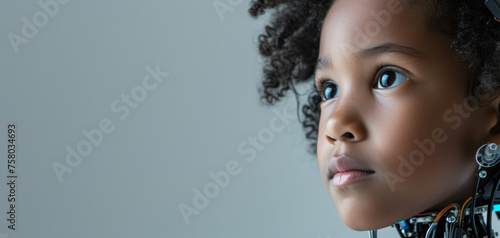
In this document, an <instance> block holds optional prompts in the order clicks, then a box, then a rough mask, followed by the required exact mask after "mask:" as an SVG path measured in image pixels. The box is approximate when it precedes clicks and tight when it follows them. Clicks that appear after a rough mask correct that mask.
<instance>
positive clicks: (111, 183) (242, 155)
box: [0, 0, 397, 238]
mask: <svg viewBox="0 0 500 238" xmlns="http://www.w3.org/2000/svg"><path fill="white" fill-rule="evenodd" d="M66 2H67V3H66ZM214 4H216V5H217V6H218V7H219V8H221V9H223V10H224V12H218V11H217V10H216V8H215V7H214ZM248 7H249V1H248V0H242V1H236V0H232V1H229V0H220V1H212V0H205V1H200V0H197V1H182V0H168V1H167V0H144V1H132V0H106V1H98V0H89V1H76V0H72V1H67V0H66V1H62V0H61V1H60V2H57V1H55V0H38V1H27V0H23V1H20V0H16V1H14V0H4V1H1V2H0V25H1V27H0V52H1V56H0V77H1V80H0V102H1V103H0V112H1V113H0V138H4V139H3V140H0V141H3V142H0V158H3V159H1V160H0V184H1V185H0V237H9V238H11V237H12V238H14V237H15V238H17V237H37V238H45V237H46V238H49V237H50V238H53V237H73V238H84V237H103V238H104V237H180V238H185V237H217V238H225V237H227V238H234V237H242V238H250V237H258V238H281V237H288V238H334V237H368V234H367V233H366V232H356V231H352V230H350V229H348V228H347V227H345V226H344V225H343V223H342V222H341V220H340V218H339V217H338V214H337V211H336V209H335V206H334V204H333V202H332V201H331V199H330V197H329V196H328V194H327V192H326V190H325V188H324V187H323V183H322V181H321V178H320V175H319V172H318V168H317V164H316V160H315V157H314V155H311V154H309V153H308V152H307V146H308V143H307V141H306V140H305V139H304V133H303V131H302V127H301V126H300V124H299V123H298V120H297V118H296V117H295V118H292V119H290V116H288V117H287V118H288V119H283V115H281V114H283V113H288V114H296V103H295V99H294V98H293V97H291V95H289V96H290V97H287V98H286V99H284V100H283V102H282V103H281V104H278V105H276V106H275V107H266V106H263V105H262V104H261V103H260V101H259V95H258V91H257V88H258V86H259V84H260V80H261V78H262V74H261V64H262V59H261V58H260V57H259V55H258V53H257V43H256V42H257V40H256V39H257V36H258V34H260V33H261V32H262V29H263V26H264V23H265V22H266V19H267V18H266V17H263V18H262V19H258V20H255V19H252V18H251V17H249V14H248V11H247V9H248ZM148 69H149V71H151V70H153V71H155V70H156V71H160V72H162V73H161V74H162V75H161V77H160V79H161V80H162V81H161V82H159V81H157V79H155V78H154V77H153V75H151V73H150V72H149V71H148ZM167 73H168V75H167ZM148 75H149V76H148ZM145 77H146V79H145ZM148 77H149V78H148ZM144 82H146V83H147V84H146V86H145V85H144V84H143V83H144ZM151 85H156V87H154V88H153V87H152V86H151ZM309 86H310V85H305V86H302V87H301V90H302V92H306V91H307V90H309V89H310V87H309ZM146 87H148V88H149V89H147V88H146ZM127 100H128V101H127ZM273 108H274V110H273ZM277 112H279V113H277ZM280 113H281V114H280ZM9 124H15V125H16V155H17V160H16V164H15V166H16V168H15V175H17V176H18V177H17V179H16V187H15V195H16V203H15V206H16V209H15V210H16V214H15V215H16V217H15V218H16V226H15V228H16V229H15V231H14V230H11V229H8V228H7V227H8V225H9V224H10V223H9V221H8V220H7V219H8V218H9V216H10V215H9V214H8V213H7V212H8V211H9V210H10V207H9V206H10V204H11V203H9V202H8V195H9V194H11V191H10V187H9V186H8V185H7V183H8V182H9V179H8V178H7V176H8V171H7V145H8V142H7V136H8V133H7V126H8V125H9ZM272 125H278V126H279V128H278V129H279V130H278V129H277V128H276V126H272ZM97 130H99V131H100V132H97ZM99 133H101V134H99ZM89 135H90V136H89ZM91 138H93V139H91ZM252 140H253V141H254V142H252ZM255 141H257V142H255ZM255 143H258V144H259V145H258V146H256V145H255ZM78 150H79V151H80V152H81V153H80V152H78ZM72 151H73V152H72ZM75 152H76V153H80V154H78V155H75V154H74V153H75ZM54 166H56V168H57V169H56V170H55V169H54ZM56 171H59V172H56ZM221 171H226V172H221ZM227 171H230V172H231V173H232V174H229V172H227ZM58 173H59V177H58ZM225 174H229V176H226V177H224V175H225ZM217 175H218V176H219V177H217ZM214 177H215V178H218V179H219V180H217V179H214ZM200 193H201V194H202V195H200ZM202 197H203V198H202ZM180 207H183V208H184V209H188V210H185V211H190V215H189V216H187V217H188V219H185V216H183V214H182V212H181V209H180ZM187 207H189V208H187ZM381 233H382V234H381V235H380V236H383V237H396V235H397V234H396V232H395V231H394V230H392V229H385V230H383V231H382V232H381Z"/></svg>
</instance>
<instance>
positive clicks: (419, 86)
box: [315, 0, 496, 230]
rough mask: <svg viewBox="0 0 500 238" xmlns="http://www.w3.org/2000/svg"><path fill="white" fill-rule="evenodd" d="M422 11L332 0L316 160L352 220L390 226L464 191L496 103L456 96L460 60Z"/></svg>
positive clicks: (355, 225) (462, 73) (462, 81)
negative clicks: (482, 104) (475, 103)
mask: <svg viewBox="0 0 500 238" xmlns="http://www.w3.org/2000/svg"><path fill="white" fill-rule="evenodd" d="M401 1H403V0H401ZM428 14H429V13H428V12H426V11H424V10H423V9H422V10H416V8H414V7H413V8H408V7H407V4H406V3H402V2H400V0H389V1H385V0H337V1H336V2H335V3H334V5H333V6H332V8H331V9H330V11H329V13H328V15H327V17H326V19H325V22H324V25H323V30H322V36H321V44H320V53H319V59H320V60H319V62H320V63H318V67H317V72H316V75H315V81H316V83H317V84H319V81H320V80H321V79H324V80H327V84H325V85H326V86H318V90H320V93H322V96H326V99H327V100H325V101H324V102H322V104H321V119H320V124H319V134H318V136H319V137H318V163H319V167H320V170H321V176H322V178H323V180H324V183H325V186H326V188H327V190H328V192H329V194H330V196H331V197H332V199H333V201H334V202H335V204H336V207H337V209H338V211H339V214H340V216H341V218H342V220H343V221H344V223H345V224H346V225H347V226H349V227H350V228H352V229H355V230H369V229H378V228H382V227H385V226H389V225H391V224H394V223H396V222H399V221H401V220H404V219H407V218H409V217H411V216H414V215H416V214H418V213H421V212H424V211H426V210H439V208H442V207H443V206H445V205H447V204H449V203H452V202H463V201H464V200H465V199H466V198H468V197H469V196H470V195H471V193H472V181H473V178H474V175H473V174H474V169H475V168H476V166H477V164H476V162H475V159H474V155H475V151H476V150H477V148H478V147H479V146H480V145H481V144H483V143H486V142H487V140H488V138H486V136H485V135H488V130H489V128H491V127H492V126H493V125H495V123H496V120H493V119H491V118H496V116H491V115H495V111H494V110H492V109H491V107H487V108H479V109H475V108H471V107H469V105H467V104H465V103H464V99H465V98H466V97H467V87H466V75H467V72H466V67H465V66H464V64H462V63H460V62H458V61H457V60H455V59H456V54H455V53H454V52H453V50H452V49H451V48H450V43H451V39H450V38H449V37H447V36H445V35H444V34H442V33H439V32H436V31H434V30H432V29H431V28H430V27H429V26H428V25H427V23H426V22H425V21H424V20H423V19H427V17H429V16H428ZM323 93H326V95H323ZM329 170H330V171H329ZM337 171H340V172H338V173H335V172H337ZM333 174H335V175H334V176H333ZM332 177H333V178H332Z"/></svg>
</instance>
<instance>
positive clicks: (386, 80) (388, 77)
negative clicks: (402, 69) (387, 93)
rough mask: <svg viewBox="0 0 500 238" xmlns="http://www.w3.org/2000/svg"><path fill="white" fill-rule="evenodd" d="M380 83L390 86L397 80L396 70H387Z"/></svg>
mask: <svg viewBox="0 0 500 238" xmlns="http://www.w3.org/2000/svg"><path fill="white" fill-rule="evenodd" d="M380 81H381V82H380V84H381V85H382V86H383V87H390V86H391V85H392V84H393V83H394V81H396V73H395V72H385V73H384V74H383V75H382V78H381V79H380Z"/></svg>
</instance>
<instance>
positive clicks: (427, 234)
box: [425, 222, 437, 238]
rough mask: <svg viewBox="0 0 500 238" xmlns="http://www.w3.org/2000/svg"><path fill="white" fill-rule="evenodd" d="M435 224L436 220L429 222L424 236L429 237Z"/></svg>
mask: <svg viewBox="0 0 500 238" xmlns="http://www.w3.org/2000/svg"><path fill="white" fill-rule="evenodd" d="M436 226H437V223H436V222H433V223H432V224H431V226H430V227H429V229H427V233H425V238H430V237H431V234H432V230H433V229H435V228H436Z"/></svg>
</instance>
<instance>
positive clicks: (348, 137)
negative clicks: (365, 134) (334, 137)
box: [342, 132, 354, 139]
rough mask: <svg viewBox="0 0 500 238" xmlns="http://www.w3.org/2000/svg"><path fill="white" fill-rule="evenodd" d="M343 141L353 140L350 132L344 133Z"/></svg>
mask: <svg viewBox="0 0 500 238" xmlns="http://www.w3.org/2000/svg"><path fill="white" fill-rule="evenodd" d="M342 137H344V138H345V139H354V135H353V134H352V133H351V132H346V133H344V135H342Z"/></svg>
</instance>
